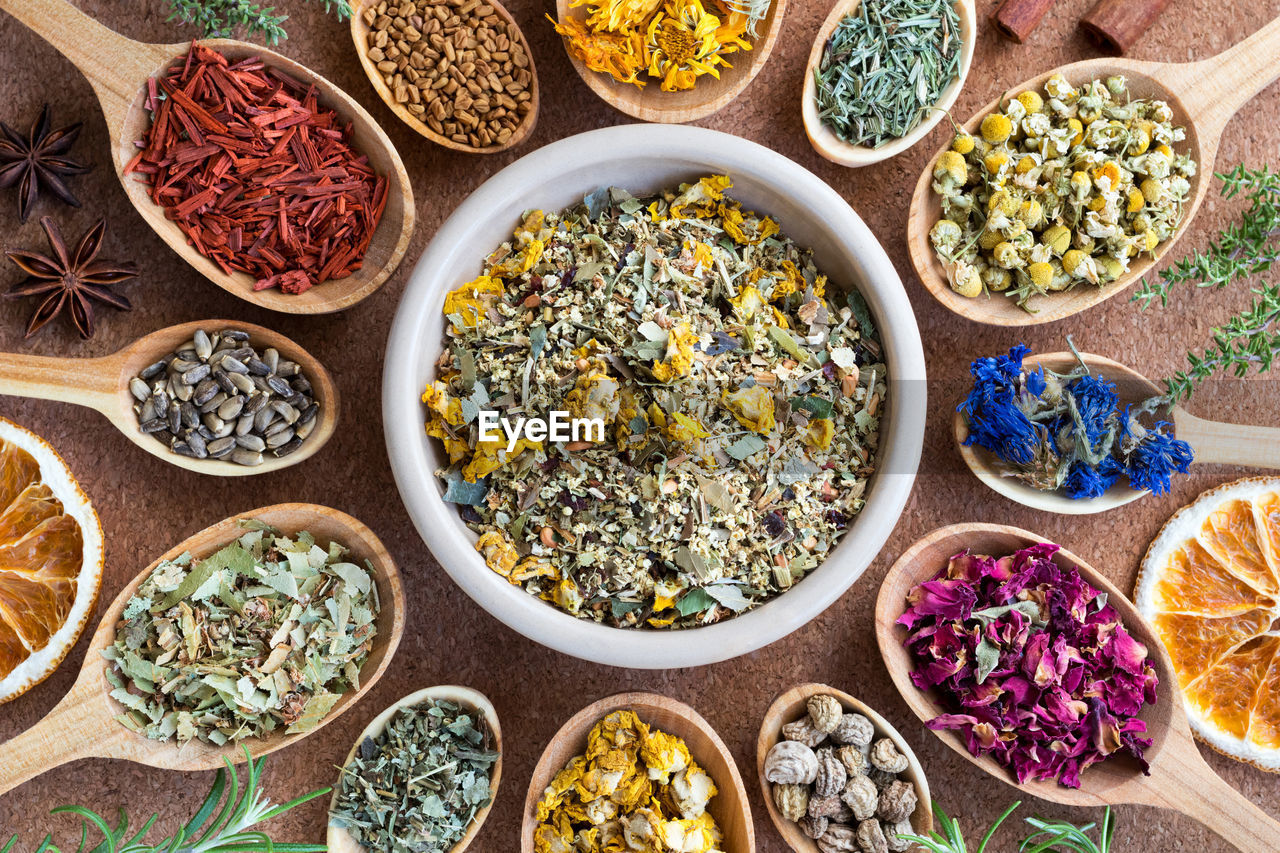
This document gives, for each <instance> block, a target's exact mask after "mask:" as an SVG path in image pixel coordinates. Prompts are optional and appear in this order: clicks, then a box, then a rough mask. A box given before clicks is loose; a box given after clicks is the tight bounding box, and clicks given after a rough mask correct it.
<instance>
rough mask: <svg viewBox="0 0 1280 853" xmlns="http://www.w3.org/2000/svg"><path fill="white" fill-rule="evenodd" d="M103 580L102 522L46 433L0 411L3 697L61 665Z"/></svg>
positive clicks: (0, 679)
mask: <svg viewBox="0 0 1280 853" xmlns="http://www.w3.org/2000/svg"><path fill="white" fill-rule="evenodd" d="M101 585H102V525H101V524H100V523H99V522H98V515H97V513H95V512H94V511H93V507H92V506H91V505H90V504H89V498H88V497H86V496H85V493H84V492H83V491H81V489H80V486H79V485H78V484H77V483H76V481H75V478H74V477H72V476H71V471H70V470H69V469H68V468H67V465H66V463H65V462H63V461H62V458H61V457H60V456H58V454H57V453H56V452H54V449H53V448H52V447H50V446H49V445H48V444H47V443H46V442H45V441H44V439H42V438H40V437H39V436H38V435H36V434H35V433H32V432H30V431H28V430H25V429H23V428H22V427H20V426H18V425H17V424H15V423H13V422H12V421H7V420H5V419H4V418H0V704H3V703H5V702H8V701H9V700H10V699H13V698H15V697H17V696H21V695H22V694H23V693H25V692H27V691H28V690H30V689H31V688H32V687H34V686H35V685H37V684H39V683H40V682H41V681H43V680H44V679H46V678H48V677H49V675H50V674H51V673H52V672H53V671H54V670H55V669H57V668H58V664H60V663H62V659H63V658H64V657H66V655H67V652H69V651H71V647H72V646H74V645H75V642H76V639H77V638H79V636H80V632H81V631H83V630H84V626H85V623H86V622H87V621H88V620H89V614H90V612H91V611H92V610H93V604H94V602H95V601H96V600H97V598H98V589H99V588H100V587H101Z"/></svg>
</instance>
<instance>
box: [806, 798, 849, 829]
mask: <svg viewBox="0 0 1280 853" xmlns="http://www.w3.org/2000/svg"><path fill="white" fill-rule="evenodd" d="M809 816H810V817H825V818H830V819H831V820H832V821H834V822H835V823H844V822H845V821H846V820H848V819H850V818H852V817H853V812H852V811H851V810H850V809H849V807H848V806H846V805H845V804H844V803H843V802H842V801H841V799H840V797H838V796H832V797H817V796H810V797H809Z"/></svg>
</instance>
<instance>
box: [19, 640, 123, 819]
mask: <svg viewBox="0 0 1280 853" xmlns="http://www.w3.org/2000/svg"><path fill="white" fill-rule="evenodd" d="M89 654H91V655H95V656H96V654H97V653H96V652H94V651H92V650H90V651H89ZM96 707H98V704H97V703H95V702H94V701H93V697H91V696H88V695H87V694H86V693H85V691H82V690H77V689H76V688H74V687H73V688H72V689H71V692H70V693H68V694H67V695H66V696H65V697H64V698H63V700H62V701H61V702H59V703H58V704H57V705H56V706H55V707H54V709H53V710H52V711H50V712H49V713H48V714H47V715H46V716H45V718H44V719H43V720H41V721H40V722H38V723H36V724H35V725H34V726H32V727H31V728H29V729H27V730H26V731H25V732H23V733H22V734H20V735H17V736H16V737H13V738H10V739H9V740H7V741H5V742H4V743H0V794H4V793H6V792H8V791H11V790H13V789H14V788H16V787H18V786H19V785H21V784H22V783H23V782H25V781H27V780H28V779H31V778H33V777H35V776H39V775H40V774H41V773H43V772H45V771H46V770H51V769H53V768H54V767H58V766H59V765H62V764H66V763H67V762H68V761H75V760H76V759H77V758H89V757H91V756H95V755H97V756H101V755H105V754H106V750H104V749H103V747H104V746H105V745H107V744H108V743H111V742H112V741H114V740H115V735H116V733H115V732H114V731H113V730H112V729H111V728H109V727H110V726H115V727H116V728H119V729H121V731H124V727H123V726H120V725H119V724H118V723H116V722H114V721H113V720H103V719H102V718H101V715H100V714H98V713H96V712H95V711H94V709H95V708H96Z"/></svg>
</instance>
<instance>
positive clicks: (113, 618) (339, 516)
mask: <svg viewBox="0 0 1280 853" xmlns="http://www.w3.org/2000/svg"><path fill="white" fill-rule="evenodd" d="M248 518H252V519H256V520H258V521H262V522H265V523H266V524H269V525H271V526H272V527H275V528H276V529H278V530H280V531H281V532H283V533H286V534H289V535H295V534H297V533H298V532H299V531H303V530H306V531H309V532H310V533H311V534H312V535H313V536H315V538H316V542H317V543H318V544H320V545H321V547H324V546H326V545H327V544H328V543H329V542H333V541H336V542H339V543H341V544H343V545H345V546H346V547H347V548H349V549H350V550H351V557H352V560H353V561H358V562H363V561H365V560H368V561H369V562H370V563H372V564H373V568H374V585H375V586H376V587H377V590H378V599H379V601H380V602H381V605H382V609H381V611H380V612H379V613H378V618H377V622H376V626H377V636H376V637H375V639H374V642H373V650H372V651H371V652H370V653H369V657H368V658H367V659H366V660H365V663H364V666H363V667H362V668H361V671H360V672H361V679H360V689H359V690H356V691H351V692H348V693H345V694H343V696H342V698H341V699H339V700H338V704H336V705H335V706H334V707H333V710H332V711H330V712H329V713H328V714H327V715H326V716H325V718H324V719H323V720H321V721H320V724H319V725H317V726H316V727H315V728H313V729H311V730H310V731H307V732H300V733H298V734H292V735H289V734H284V733H283V731H279V730H278V731H276V732H273V733H271V734H268V735H266V736H265V737H261V738H251V739H248V740H243V741H241V742H240V743H239V744H236V743H228V744H227V745H226V746H221V747H218V746H213V745H212V744H207V743H205V742H203V741H199V740H192V741H189V742H187V743H184V744H179V743H178V742H177V741H158V740H149V739H147V738H146V737H144V736H143V735H140V734H136V733H134V732H132V731H130V730H129V729H127V728H125V727H124V726H123V725H121V724H120V723H118V722H116V720H115V719H114V718H115V716H116V715H117V714H119V713H120V712H121V711H122V710H123V709H122V707H121V706H120V704H119V703H117V702H116V701H115V700H114V699H112V698H111V696H110V693H111V685H110V683H109V682H108V681H107V679H106V662H105V661H104V660H103V659H102V657H101V655H100V652H101V651H102V650H103V649H105V648H107V647H108V646H110V645H111V644H112V643H113V642H115V638H116V627H117V625H118V624H119V622H120V618H121V614H122V613H123V612H124V608H125V605H126V604H128V603H129V599H130V598H132V597H133V594H134V591H135V590H136V589H137V588H138V585H139V584H141V583H142V582H143V581H144V580H146V578H147V577H148V576H149V575H150V574H151V572H152V571H153V570H154V569H155V568H156V566H158V565H159V564H160V563H161V562H162V561H164V560H172V559H174V558H176V557H178V556H179V555H181V554H182V553H183V552H184V551H190V552H191V555H192V556H193V557H194V558H196V559H200V558H203V557H207V556H209V555H210V554H212V553H214V552H215V551H217V550H218V549H220V548H222V547H223V546H224V545H226V544H228V543H230V542H233V541H235V540H236V539H238V538H239V537H240V536H241V535H242V534H243V533H244V529H243V528H242V527H241V526H240V520H241V519H248ZM404 611H405V603H404V588H403V587H402V586H401V584H400V573H399V572H398V571H397V569H396V564H395V561H393V560H392V559H391V555H390V554H388V553H387V549H386V548H384V547H383V545H382V542H380V541H379V540H378V537H377V536H375V535H374V533H373V531H372V530H370V529H369V528H368V527H365V526H364V525H363V524H361V523H360V522H359V521H357V520H356V519H354V518H352V517H351V516H349V515H347V514H346V513H344V512H339V511H338V510H336V509H330V508H329V507H324V506H317V505H315V504H276V505H275V506H268V507H263V508H261V509H255V510H251V511H249V512H244V513H237V514H236V515H233V516H232V517H230V518H227V519H224V520H222V521H220V522H218V523H217V524H215V525H213V526H212V527H207V528H205V529H204V530H202V531H200V532H199V533H197V534H195V535H194V536H192V537H190V538H189V539H186V540H185V541H183V542H181V543H179V544H178V545H175V546H174V547H173V548H170V549H169V550H168V551H167V552H165V554H164V555H163V556H162V557H160V559H158V560H156V561H155V562H154V563H152V564H151V565H150V566H148V567H147V568H146V569H144V570H143V571H142V573H141V574H139V575H138V576H137V577H136V578H134V579H133V580H132V581H131V582H130V583H129V585H128V586H126V587H125V588H124V589H123V590H121V592H120V594H119V595H117V596H116V599H115V601H113V602H111V604H110V606H108V607H107V610H106V613H104V614H103V616H102V621H101V622H100V623H99V624H98V630H97V631H96V632H95V633H94V635H93V638H92V639H91V640H90V641H89V651H88V652H87V653H86V654H85V658H84V663H83V664H82V665H81V667H80V674H79V676H77V678H76V682H75V684H73V685H72V686H71V690H70V691H69V692H68V693H67V695H66V696H64V697H63V699H62V701H61V702H59V703H58V704H57V705H56V706H54V708H53V710H52V711H50V712H49V713H48V714H47V715H46V716H45V718H44V719H43V720H41V721H40V722H39V723H37V724H36V725H35V726H33V727H32V728H30V729H28V730H27V731H25V732H23V733H22V734H20V735H17V736H16V737H13V738H11V739H9V740H8V741H6V742H5V743H3V744H0V794H3V793H5V792H6V791H9V790H12V789H13V788H15V787H17V786H18V785H20V784H22V783H23V782H25V781H27V780H28V779H30V778H32V777H34V776H37V775H39V774H41V773H43V772H45V771H46V770H49V769H51V768H53V767H57V766H58V765H60V764H65V763H67V762H68V761H74V760H76V759H78V758H122V759H125V760H126V761H136V762H138V763H139V764H146V765H149V766H151V767H159V768H163V769H166V770H213V769H215V768H218V767H221V766H222V765H223V759H226V758H229V759H231V760H232V761H235V762H240V761H244V750H243V747H245V746H247V747H248V748H249V751H250V753H251V754H252V755H253V756H254V757H257V756H259V755H266V754H267V753H269V752H275V751H276V750H277V749H282V748H284V747H286V746H289V745H291V744H294V743H297V742H298V741H299V740H301V739H302V738H304V737H306V736H307V735H310V734H313V733H315V732H317V731H319V730H320V729H321V728H323V727H324V726H326V725H328V724H329V723H330V722H332V721H333V720H334V719H336V718H337V717H338V716H339V715H340V714H341V713H342V712H343V711H345V710H347V709H348V708H350V707H351V706H352V705H353V704H355V703H356V702H357V701H358V700H359V699H360V697H361V696H363V695H364V694H365V693H367V692H368V691H369V690H370V688H372V687H373V685H374V684H376V683H377V682H378V679H379V678H380V677H381V676H382V673H383V672H385V671H386V668H387V665H388V664H389V663H390V662H391V657H392V656H393V655H394V654H395V652H396V647H397V646H399V644H400V637H401V635H402V634H404V619H405V612H404Z"/></svg>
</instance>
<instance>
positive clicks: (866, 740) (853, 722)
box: [831, 714, 876, 746]
mask: <svg viewBox="0 0 1280 853" xmlns="http://www.w3.org/2000/svg"><path fill="white" fill-rule="evenodd" d="M875 736H876V727H875V726H873V725H872V724H871V721H870V720H868V719H867V718H866V717H864V716H862V715H861V714H845V715H844V716H842V717H841V718H840V723H839V724H838V725H837V726H836V727H835V729H834V730H833V731H832V732H831V739H832V740H833V741H835V742H836V743H839V744H853V745H854V746H867V745H868V744H870V743H871V739H872V738H874V737H875Z"/></svg>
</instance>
